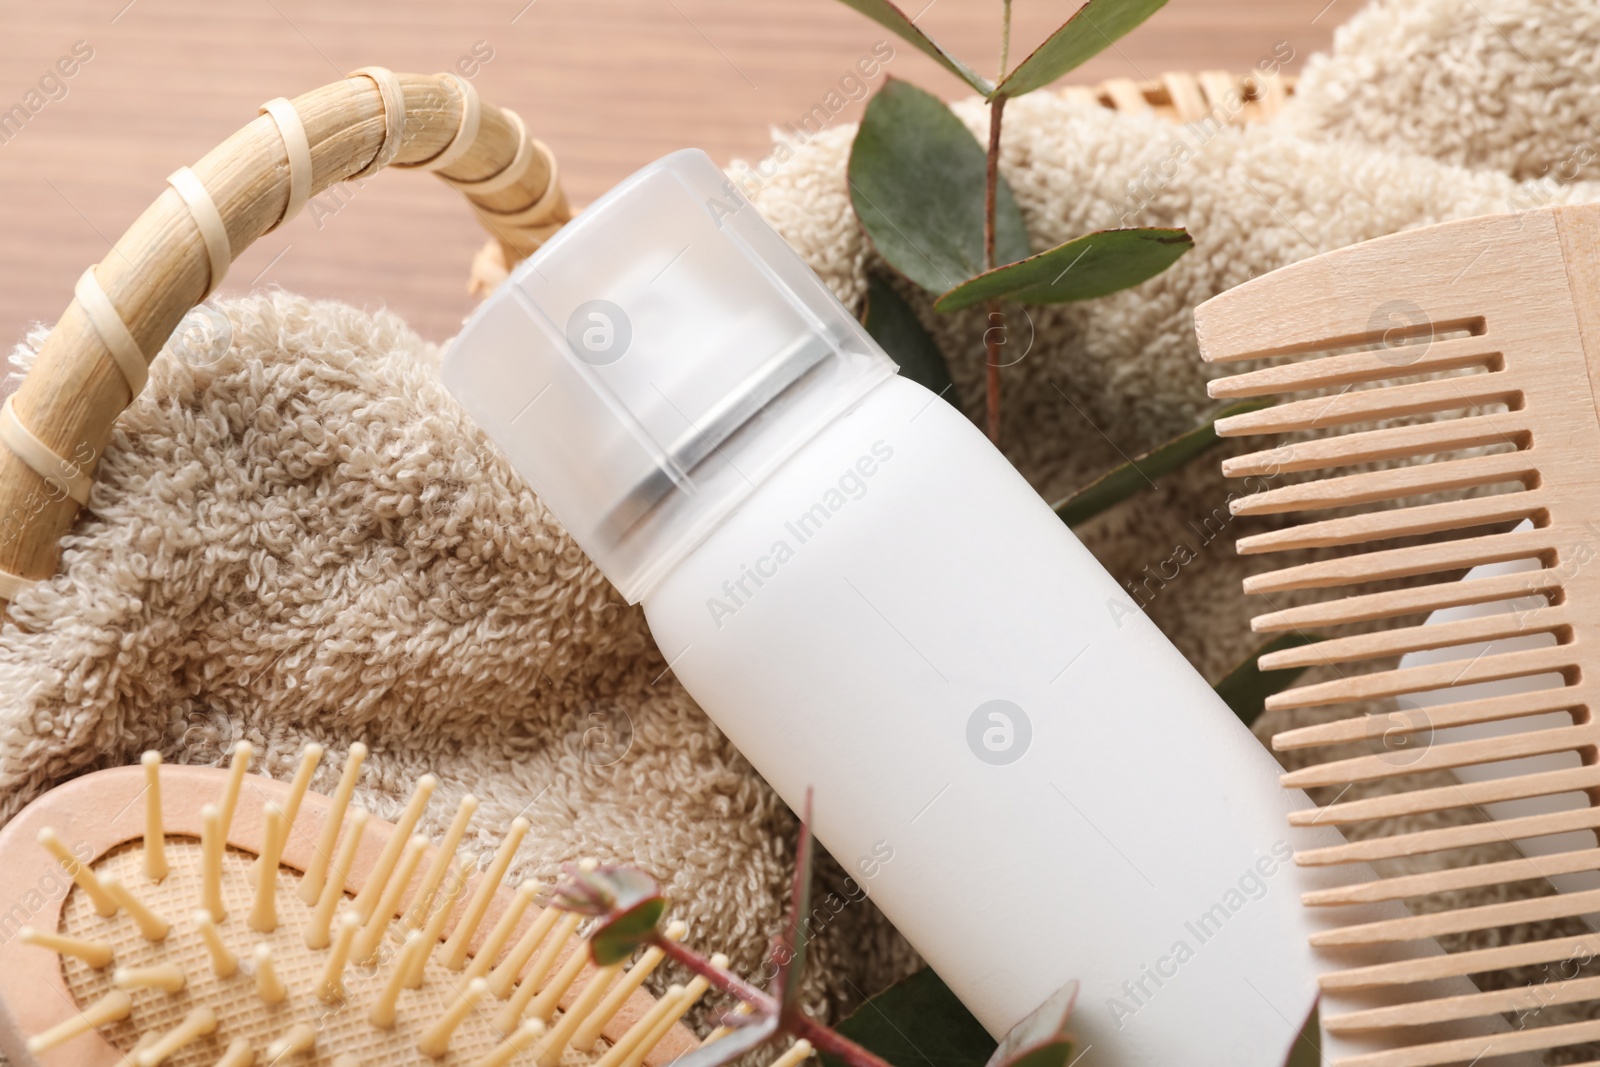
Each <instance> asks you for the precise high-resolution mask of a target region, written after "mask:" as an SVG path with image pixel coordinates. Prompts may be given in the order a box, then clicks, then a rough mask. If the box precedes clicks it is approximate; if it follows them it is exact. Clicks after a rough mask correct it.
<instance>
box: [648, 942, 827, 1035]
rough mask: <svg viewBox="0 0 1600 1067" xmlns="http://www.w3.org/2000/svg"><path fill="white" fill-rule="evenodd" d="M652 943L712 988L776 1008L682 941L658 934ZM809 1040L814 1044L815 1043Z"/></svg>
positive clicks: (764, 1009)
mask: <svg viewBox="0 0 1600 1067" xmlns="http://www.w3.org/2000/svg"><path fill="white" fill-rule="evenodd" d="M651 943H652V944H654V945H655V947H657V948H659V949H660V950H661V951H662V952H663V953H665V954H666V955H667V957H668V958H670V959H674V960H676V961H678V962H679V963H681V964H683V966H685V967H687V968H688V969H689V970H690V971H692V972H693V973H695V974H698V975H700V976H701V977H703V978H704V979H705V980H706V981H708V982H710V983H711V984H712V986H714V987H715V988H717V989H720V990H721V991H722V992H724V993H726V994H728V995H729V996H731V997H736V998H738V999H739V1000H741V1001H743V1002H744V1003H746V1004H748V1005H750V1006H751V1007H752V1008H754V1009H755V1010H756V1011H758V1012H762V1013H765V1014H769V1015H770V1014H772V1013H773V1012H776V1011H777V1010H778V1002H777V1001H776V1000H773V999H772V998H771V997H770V996H768V995H767V994H765V993H763V992H762V991H761V990H759V989H757V988H756V987H755V986H753V985H751V984H750V983H749V982H746V981H745V980H744V979H743V978H740V977H739V976H738V975H736V974H734V973H733V972H731V971H725V970H723V969H722V968H721V967H717V966H713V965H712V963H711V961H710V960H708V959H706V958H705V957H704V956H702V955H700V954H699V953H698V952H696V951H694V950H693V949H691V948H688V947H687V946H685V945H684V944H683V943H682V942H679V941H674V940H673V939H672V938H670V937H664V936H662V935H661V934H659V933H658V934H656V936H655V940H654V941H653V942H651ZM812 1043H813V1044H815V1042H812Z"/></svg>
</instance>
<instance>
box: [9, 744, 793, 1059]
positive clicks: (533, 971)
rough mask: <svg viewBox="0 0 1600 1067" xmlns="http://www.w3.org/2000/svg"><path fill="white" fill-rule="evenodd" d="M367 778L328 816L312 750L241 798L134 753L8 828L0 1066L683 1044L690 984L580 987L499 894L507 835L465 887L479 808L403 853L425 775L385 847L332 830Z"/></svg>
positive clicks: (245, 752)
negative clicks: (468, 846) (464, 851)
mask: <svg viewBox="0 0 1600 1067" xmlns="http://www.w3.org/2000/svg"><path fill="white" fill-rule="evenodd" d="M365 755H366V750H365V748H364V747H363V746H361V745H355V746H352V748H351V750H350V752H349V754H348V755H347V757H346V759H345V762H344V765H343V767H342V769H341V773H340V776H339V780H338V786H337V788H336V789H335V790H334V795H333V797H332V798H331V799H330V798H327V797H323V796H319V795H317V794H315V793H312V792H310V791H309V790H308V788H307V786H308V785H309V783H310V781H311V778H312V775H313V773H314V772H315V770H316V768H317V765H318V763H319V761H320V760H321V758H322V749H321V747H320V746H317V745H311V746H308V747H307V748H306V750H305V752H304V753H303V755H302V758H301V762H300V764H299V768H298V771H297V773H296V774H295V776H294V779H293V781H292V782H289V783H283V782H277V781H274V780H272V779H269V778H265V777H261V776H258V775H247V774H246V769H247V767H248V764H249V761H250V758H251V749H250V746H249V745H248V744H247V743H241V744H239V745H238V746H236V747H235V749H234V753H233V759H232V763H231V765H230V766H229V767H228V768H227V769H221V768H200V767H187V766H163V765H162V764H161V761H160V758H159V757H158V756H156V754H154V753H147V754H146V755H145V757H144V761H143V766H142V767H123V768H117V769H114V770H107V771H99V772H96V773H94V774H90V775H86V776H84V777H82V778H78V779H76V780H74V781H71V782H69V783H67V784H65V785H63V786H61V787H59V788H57V789H55V790H52V791H51V792H49V793H46V794H45V795H44V796H42V797H40V798H39V799H38V800H36V801H35V802H34V803H33V804H31V805H29V806H28V807H27V808H25V809H24V810H23V811H22V812H21V813H20V814H18V815H17V816H16V817H15V818H14V819H13V820H12V821H11V822H10V824H8V825H7V826H6V827H5V829H4V830H3V831H0V856H4V857H5V863H4V865H3V867H0V900H5V901H8V902H11V907H10V910H9V911H8V912H6V913H4V915H0V936H3V942H0V1050H3V1051H4V1052H5V1053H6V1055H7V1056H8V1057H9V1058H10V1061H11V1063H12V1064H13V1065H15V1067H67V1065H69V1064H70V1065H76V1067H114V1065H115V1067H124V1065H133V1067H157V1065H158V1064H168V1065H172V1067H212V1065H219V1067H246V1065H250V1064H269V1063H270V1064H279V1063H281V1064H283V1065H284V1067H291V1065H295V1067H298V1065H305V1067H313V1065H315V1067H355V1065H357V1064H372V1065H383V1067H401V1065H410V1064H416V1065H423V1064H429V1065H447V1067H503V1065H507V1064H518V1065H528V1067H532V1065H535V1064H537V1065H538V1067H557V1065H565V1067H580V1065H581V1067H591V1065H592V1067H658V1065H660V1064H664V1063H666V1062H668V1061H669V1060H671V1059H673V1058H674V1057H676V1056H677V1055H679V1054H681V1053H683V1052H685V1051H687V1050H689V1049H692V1048H694V1047H695V1046H696V1044H698V1042H697V1041H696V1039H695V1038H694V1036H693V1034H692V1033H690V1032H689V1030H688V1029H687V1028H686V1027H684V1026H683V1024H682V1023H681V1022H680V1021H679V1020H680V1019H681V1018H682V1017H683V1015H684V1014H685V1013H686V1012H687V1011H688V1010H689V1009H690V1008H691V1007H693V1006H694V1004H695V1003H696V1002H697V1001H698V1000H699V998H700V997H701V996H702V995H703V994H704V993H705V992H706V983H705V980H704V979H703V978H697V979H695V981H693V982H691V983H689V984H688V985H687V986H684V987H679V986H673V987H672V988H671V989H670V990H669V991H668V992H667V993H666V994H665V995H663V996H662V997H661V998H660V999H659V1000H657V999H655V998H653V997H651V996H650V995H649V994H648V993H647V992H645V991H644V990H643V989H642V988H640V985H641V983H642V982H643V981H644V980H645V978H646V977H648V976H649V975H650V973H651V971H652V970H653V969H654V968H655V967H656V965H657V964H658V963H659V962H660V959H661V953H660V950H659V949H651V950H648V951H647V952H646V953H644V954H643V955H642V956H641V957H640V958H639V959H637V960H636V961H634V962H633V964H632V965H631V966H630V967H624V966H622V965H617V966H612V967H606V968H599V969H597V968H596V967H595V966H594V964H593V963H592V962H591V961H590V958H589V952H588V948H587V944H586V942H585V940H584V937H583V934H582V932H581V931H580V930H579V925H580V922H581V920H580V917H579V916H577V915H574V914H571V913H567V912H562V911H559V910H556V909H554V908H544V909H541V908H540V907H539V905H538V903H537V898H538V896H539V893H540V889H541V887H540V886H539V885H538V883H536V882H531V881H530V882H524V883H522V884H521V885H519V886H517V887H515V888H512V887H509V886H505V885H502V884H501V882H502V879H503V878H504V876H505V873H506V871H507V869H508V868H509V867H510V865H511V862H512V859H513V856H514V854H515V852H516V850H517V846H518V844H519V843H520V842H521V840H522V838H523V835H524V834H525V833H526V832H527V830H528V824H527V822H526V821H525V820H522V819H518V820H516V821H515V822H514V823H513V824H512V826H511V827H510V828H509V830H508V833H507V834H506V836H505V838H504V839H503V840H502V842H501V844H500V845H499V847H498V848H497V849H496V850H495V851H494V852H493V854H492V858H490V859H489V861H488V863H487V865H486V867H485V868H484V870H483V872H482V873H481V874H480V875H478V876H476V877H468V876H467V873H466V872H467V869H468V868H470V867H471V866H473V865H474V864H473V863H472V862H471V861H469V862H466V863H463V862H462V861H461V859H460V858H459V857H458V856H457V849H458V846H459V845H460V843H461V840H462V837H463V835H464V834H465V832H466V830H467V828H468V824H469V822H470V820H471V818H472V815H473V811H474V810H475V808H476V807H477V801H476V800H475V799H474V798H472V797H471V796H467V797H464V798H463V799H462V801H461V804H460V806H459V808H458V809H457V811H456V813H455V817H454V819H453V821H452V822H451V824H450V827H449V829H448V831H447V832H446V833H445V835H444V838H443V840H442V841H441V842H440V843H439V844H438V845H437V846H434V845H432V844H430V843H429V842H428V841H427V839H426V838H423V837H421V836H419V835H415V828H416V826H417V823H418V821H419V819H420V818H421V817H422V815H423V811H424V808H425V807H426V806H427V804H428V801H429V797H430V795H431V793H432V792H433V789H434V786H435V785H436V782H435V780H434V779H433V778H432V776H431V775H430V776H426V777H424V778H423V779H422V780H421V781H419V782H418V784H417V787H416V791H415V792H414V793H413V794H412V796H411V799H410V801H409V802H408V804H407V805H406V808H405V810H404V812H403V813H402V815H401V816H400V818H399V820H398V821H397V822H396V823H395V824H392V825H391V824H389V823H386V822H381V821H379V820H377V819H373V818H369V817H368V816H367V814H366V813H365V812H364V811H362V810H360V809H359V808H353V807H351V804H350V801H351V796H352V793H353V791H354V789H355V786H356V782H357V779H358V776H359V774H360V770H361V764H362V760H363V759H364V757H365ZM682 933H683V927H682V924H675V928H674V929H673V930H671V931H669V936H682ZM794 1051H795V1050H791V1053H790V1054H787V1055H788V1057H789V1059H790V1060H797V1059H798V1058H800V1057H799V1056H796V1055H794V1054H793V1053H794ZM799 1051H800V1052H802V1053H803V1052H804V1051H805V1050H799ZM786 1067H787V1065H786Z"/></svg>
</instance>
